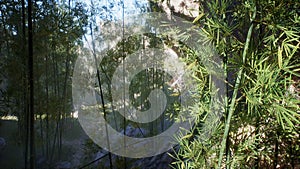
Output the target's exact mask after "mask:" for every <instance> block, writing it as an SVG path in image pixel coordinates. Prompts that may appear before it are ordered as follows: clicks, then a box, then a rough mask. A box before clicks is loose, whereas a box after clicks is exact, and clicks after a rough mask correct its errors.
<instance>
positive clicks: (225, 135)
mask: <svg viewBox="0 0 300 169" xmlns="http://www.w3.org/2000/svg"><path fill="white" fill-rule="evenodd" d="M255 16H256V7H254V11H253V15H252V17H251V19H250V21H251V25H250V27H249V29H248V33H247V39H246V43H245V47H244V51H243V55H242V57H243V64H244V63H245V60H246V55H247V52H248V49H249V43H250V39H251V35H252V30H253V20H254V19H255ZM243 70H244V68H243V66H242V67H240V70H239V72H238V76H237V78H236V81H235V86H234V91H233V95H232V100H231V103H230V107H229V112H228V116H227V120H226V123H225V131H224V135H223V139H222V142H221V150H220V154H219V160H218V168H221V165H222V159H223V155H224V151H225V148H226V140H227V136H228V133H229V129H230V121H231V118H232V115H233V113H234V110H235V102H236V98H237V93H238V90H239V86H240V83H241V79H242V74H243Z"/></svg>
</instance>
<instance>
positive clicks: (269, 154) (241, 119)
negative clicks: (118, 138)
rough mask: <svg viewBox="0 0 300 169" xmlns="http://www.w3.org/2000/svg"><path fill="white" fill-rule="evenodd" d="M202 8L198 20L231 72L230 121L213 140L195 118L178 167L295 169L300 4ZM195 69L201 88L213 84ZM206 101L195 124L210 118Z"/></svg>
mask: <svg viewBox="0 0 300 169" xmlns="http://www.w3.org/2000/svg"><path fill="white" fill-rule="evenodd" d="M199 3H200V14H199V17H197V18H196V19H195V20H194V23H195V24H197V25H199V26H200V28H201V29H202V30H203V31H204V32H205V33H206V35H207V36H208V38H209V39H210V41H211V42H212V43H214V44H215V46H216V48H217V50H218V53H219V55H220V56H221V57H222V58H223V60H224V69H225V71H226V72H227V75H228V81H227V84H228V98H227V101H226V103H225V104H226V105H227V107H226V111H225V113H224V119H225V121H222V122H221V124H220V126H218V128H217V129H216V127H215V129H216V130H213V131H215V132H214V133H213V134H212V137H211V138H210V139H209V140H202V139H201V127H202V126H201V120H198V121H197V124H198V125H197V126H196V127H195V129H194V131H192V132H191V133H190V134H188V135H186V136H183V137H182V138H180V150H179V152H178V153H177V156H175V157H174V158H175V159H177V161H176V162H174V163H173V164H174V165H173V166H174V167H176V168H254V167H257V168H271V167H278V166H279V167H280V168H291V167H295V166H296V165H299V163H300V159H299V154H300V152H299V147H298V146H296V145H298V144H299V124H300V113H299V105H300V100H299V80H298V79H299V76H300V74H299V70H300V69H299V67H300V62H299V61H300V60H299V54H300V53H299V45H300V37H299V36H300V35H299V32H300V24H299V20H300V17H299V6H300V4H299V2H296V1H289V0H288V1H284V2H283V1H278V0H271V1H254V0H253V1H252V0H247V1H238V0H234V1H231V0H227V1H225V0H222V1H200V2H199ZM255 13H256V16H255ZM200 16H201V17H200ZM192 59H194V60H196V58H192ZM193 70H194V71H195V78H196V79H197V80H199V84H201V85H199V89H202V88H201V86H202V87H204V86H207V85H208V83H207V80H209V79H208V78H206V79H203V77H205V76H203V75H206V76H207V74H206V73H205V68H201V66H199V64H197V65H195V66H194V67H193ZM203 84H204V85H203ZM199 91H202V90H199ZM204 96H209V93H206V94H204ZM207 101H208V102H209V98H208V99H205V98H202V99H200V100H199V105H197V106H196V108H195V110H196V111H195V116H196V117H198V118H197V119H201V118H202V117H203V116H204V117H205V112H206V111H205V110H207V107H209V103H208V102H207ZM229 105H230V106H229ZM203 113H204V115H203ZM203 120H204V119H203ZM202 122H203V121H202ZM195 131H199V132H195ZM224 131H225V132H224ZM222 137H223V138H222ZM221 138H222V139H221ZM220 143H221V144H220ZM291 143H292V144H291ZM223 153H225V154H226V155H223ZM218 156H219V159H218V160H217V157H218Z"/></svg>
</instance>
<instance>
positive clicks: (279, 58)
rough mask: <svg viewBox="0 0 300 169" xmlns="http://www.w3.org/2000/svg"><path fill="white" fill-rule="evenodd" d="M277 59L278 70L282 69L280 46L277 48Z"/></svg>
mask: <svg viewBox="0 0 300 169" xmlns="http://www.w3.org/2000/svg"><path fill="white" fill-rule="evenodd" d="M277 57H278V66H279V68H280V69H282V49H281V48H280V46H278V53H277Z"/></svg>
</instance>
